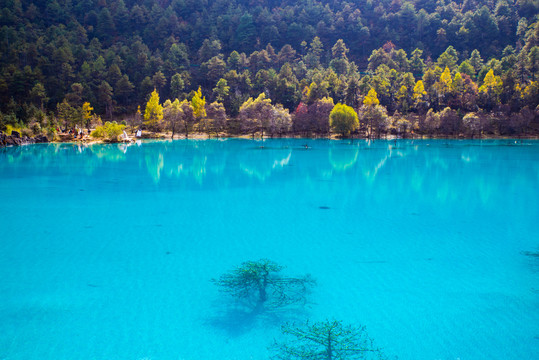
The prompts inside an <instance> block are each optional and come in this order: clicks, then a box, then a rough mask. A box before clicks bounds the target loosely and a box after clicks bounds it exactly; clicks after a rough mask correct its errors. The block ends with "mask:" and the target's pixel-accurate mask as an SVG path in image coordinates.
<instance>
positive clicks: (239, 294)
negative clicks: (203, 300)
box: [213, 259, 315, 309]
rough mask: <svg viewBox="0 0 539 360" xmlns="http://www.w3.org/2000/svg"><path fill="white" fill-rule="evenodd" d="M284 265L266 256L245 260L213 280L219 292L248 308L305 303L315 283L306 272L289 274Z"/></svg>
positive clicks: (270, 307)
mask: <svg viewBox="0 0 539 360" xmlns="http://www.w3.org/2000/svg"><path fill="white" fill-rule="evenodd" d="M283 269H284V267H283V266H281V265H279V264H277V263H275V262H273V261H271V260H267V259H262V260H258V261H247V262H244V263H243V264H241V266H239V267H237V268H236V269H234V270H232V271H230V272H228V273H226V274H223V275H222V276H221V277H220V278H219V279H214V280H213V282H214V283H215V284H216V285H217V286H219V288H220V290H221V291H222V292H225V293H227V294H230V295H231V296H232V297H233V298H234V299H237V300H239V301H240V302H241V303H242V304H244V305H246V306H248V307H250V308H254V309H256V308H266V309H272V308H279V307H284V306H288V305H293V304H305V303H306V301H307V298H306V297H307V295H308V293H309V292H310V290H311V288H312V287H313V286H314V285H315V281H314V280H313V279H312V278H311V277H310V276H309V275H305V276H301V277H288V276H285V275H283V274H281V271H282V270H283Z"/></svg>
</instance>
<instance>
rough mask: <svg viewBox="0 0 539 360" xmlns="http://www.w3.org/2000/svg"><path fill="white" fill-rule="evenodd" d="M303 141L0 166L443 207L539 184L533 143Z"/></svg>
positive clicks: (40, 148)
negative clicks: (298, 188)
mask: <svg viewBox="0 0 539 360" xmlns="http://www.w3.org/2000/svg"><path fill="white" fill-rule="evenodd" d="M304 143H305V141H304V140H293V139H285V140H266V141H264V142H261V141H248V140H225V141H222V140H199V141H197V140H189V141H183V140H180V141H173V142H147V143H143V144H142V145H141V146H137V145H132V146H130V147H126V146H125V145H92V146H88V147H81V146H77V145H71V144H51V145H33V146H22V147H16V148H6V149H3V150H2V151H1V152H0V158H1V159H2V161H0V170H1V172H2V174H3V176H4V177H5V176H9V172H14V171H15V172H16V171H22V170H21V169H22V168H24V171H25V172H26V173H35V174H38V173H49V172H53V173H60V174H62V173H64V174H68V175H69V176H97V175H99V174H114V176H120V177H121V175H122V174H126V173H129V174H134V175H136V176H133V177H128V176H125V178H122V183H123V184H124V185H125V186H130V182H134V181H137V186H140V184H145V182H147V181H148V180H150V181H149V183H148V184H145V185H146V186H150V185H151V184H153V185H152V186H155V185H159V184H160V183H162V182H163V181H168V182H174V186H175V187H178V188H183V189H190V188H196V189H200V188H201V187H202V188H204V187H212V188H226V187H231V186H244V185H245V184H247V185H248V184H253V185H254V184H264V183H275V184H279V186H292V185H291V184H294V183H297V182H300V183H301V184H302V188H303V189H305V190H306V191H314V192H319V191H326V192H328V194H335V195H337V194H338V195H339V196H342V191H343V189H344V190H346V194H347V197H351V198H354V197H357V196H360V195H361V196H369V197H372V201H376V198H377V197H378V196H381V198H388V197H389V198H391V197H394V198H401V199H402V200H403V201H410V200H411V199H412V198H413V199H416V200H417V199H419V200H421V199H423V198H424V199H426V200H427V199H431V200H432V199H435V200H436V201H437V202H439V203H447V202H458V201H460V200H459V199H462V198H473V199H476V200H477V202H478V203H480V204H483V205H485V204H489V203H490V202H491V200H492V197H500V196H503V194H513V193H518V190H519V189H521V188H522V187H526V186H533V184H537V183H539V164H538V163H537V161H533V159H534V156H535V154H536V152H537V150H536V149H537V148H538V145H539V144H538V143H537V142H533V141H530V142H528V143H527V144H523V145H522V146H516V145H515V146H495V145H507V144H505V143H504V142H503V141H500V142H496V141H490V142H473V141H468V142H458V141H443V140H430V141H425V140H423V141H417V140H416V141H411V140H410V141H398V142H397V143H394V142H392V141H375V142H368V141H354V142H351V141H329V140H320V141H316V140H315V141H311V143H310V145H309V147H308V148H305V147H304V145H303V144H304ZM262 145H263V146H262ZM511 169H519V170H518V171H511ZM144 174H146V175H144ZM148 175H149V177H148ZM144 177H145V179H144ZM335 184H338V186H337V187H336V186H335ZM426 200H425V201H426ZM512 201H516V202H518V201H525V199H521V198H518V197H516V198H514V199H512Z"/></svg>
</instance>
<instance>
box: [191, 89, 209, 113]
mask: <svg viewBox="0 0 539 360" xmlns="http://www.w3.org/2000/svg"><path fill="white" fill-rule="evenodd" d="M191 106H193V113H194V115H195V118H197V119H202V118H204V117H206V98H205V97H202V90H201V89H200V86H199V87H198V90H197V91H195V95H194V96H193V98H192V99H191Z"/></svg>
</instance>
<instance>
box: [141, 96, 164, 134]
mask: <svg viewBox="0 0 539 360" xmlns="http://www.w3.org/2000/svg"><path fill="white" fill-rule="evenodd" d="M162 119H163V106H161V104H159V93H158V92H157V90H156V89H154V90H153V92H152V94H151V95H150V100H148V103H146V110H145V111H144V125H146V126H147V127H148V129H150V130H152V131H158V130H159V125H160V123H161V120H162Z"/></svg>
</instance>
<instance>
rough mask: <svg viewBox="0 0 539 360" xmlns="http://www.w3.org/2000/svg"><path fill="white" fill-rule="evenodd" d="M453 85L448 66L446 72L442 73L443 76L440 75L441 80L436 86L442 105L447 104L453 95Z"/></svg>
mask: <svg viewBox="0 0 539 360" xmlns="http://www.w3.org/2000/svg"><path fill="white" fill-rule="evenodd" d="M452 83H453V79H452V78H451V72H450V71H449V68H448V67H447V66H446V67H445V69H444V71H443V72H442V75H440V80H439V81H437V82H436V84H435V87H436V90H437V91H438V99H439V100H440V103H442V104H446V103H447V100H448V96H449V95H451V90H452V88H451V84H452Z"/></svg>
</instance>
